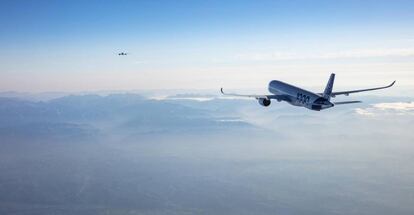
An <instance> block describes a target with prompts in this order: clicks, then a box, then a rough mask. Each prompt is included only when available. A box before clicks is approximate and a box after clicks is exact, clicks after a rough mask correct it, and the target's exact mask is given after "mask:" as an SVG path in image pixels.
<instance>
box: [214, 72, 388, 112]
mask: <svg viewBox="0 0 414 215" xmlns="http://www.w3.org/2000/svg"><path fill="white" fill-rule="evenodd" d="M334 80H335V74H334V73H332V74H331V76H330V77H329V81H328V84H327V85H326V87H325V90H324V92H323V93H313V92H310V91H307V90H304V89H301V88H299V87H296V86H293V85H290V84H287V83H284V82H282V81H278V80H273V81H271V82H270V83H269V87H268V89H269V92H270V93H272V94H271V95H241V94H235V93H225V92H224V91H223V88H221V89H220V91H221V93H222V94H223V95H227V96H240V97H249V98H256V99H257V100H258V101H259V104H261V105H262V106H265V107H267V106H269V105H270V103H271V102H270V101H271V99H276V100H277V101H278V102H280V101H285V102H287V103H289V104H291V105H294V106H300V107H305V108H308V109H310V110H315V111H320V110H323V109H327V108H331V107H333V106H335V105H342V104H352V103H360V102H361V101H343V102H331V101H330V100H331V98H333V97H335V96H337V95H346V96H348V95H349V94H351V93H359V92H364V91H370V90H379V89H385V88H388V87H391V86H392V85H394V83H395V81H393V82H392V83H391V84H390V85H388V86H385V87H376V88H369V89H361V90H350V91H341V92H332V88H333V84H334Z"/></svg>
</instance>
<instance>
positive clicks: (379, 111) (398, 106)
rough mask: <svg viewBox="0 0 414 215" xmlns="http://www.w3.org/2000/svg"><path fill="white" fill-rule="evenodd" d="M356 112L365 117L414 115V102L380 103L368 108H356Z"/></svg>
mask: <svg viewBox="0 0 414 215" xmlns="http://www.w3.org/2000/svg"><path fill="white" fill-rule="evenodd" d="M355 112H356V113H357V114H359V115H363V116H378V115H414V102H391V103H378V104H374V105H372V106H371V107H368V108H356V109H355Z"/></svg>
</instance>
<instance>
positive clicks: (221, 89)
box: [220, 88, 269, 99]
mask: <svg viewBox="0 0 414 215" xmlns="http://www.w3.org/2000/svg"><path fill="white" fill-rule="evenodd" d="M220 92H221V94H223V95H225V96H236V97H246V98H256V99H260V98H263V99H269V97H268V95H253V94H252V95H246V94H237V93H226V92H224V90H223V88H220Z"/></svg>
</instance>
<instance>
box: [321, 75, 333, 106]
mask: <svg viewBox="0 0 414 215" xmlns="http://www.w3.org/2000/svg"><path fill="white" fill-rule="evenodd" d="M334 80H335V74H334V73H332V74H331V76H330V77H329V81H328V83H327V84H326V87H325V90H324V91H323V97H324V98H325V99H328V100H330V99H331V94H332V88H333V84H334Z"/></svg>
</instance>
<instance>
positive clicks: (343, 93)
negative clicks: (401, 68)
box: [331, 81, 395, 97]
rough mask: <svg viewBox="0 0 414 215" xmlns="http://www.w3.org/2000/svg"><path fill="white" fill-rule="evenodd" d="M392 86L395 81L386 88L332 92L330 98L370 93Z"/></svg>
mask: <svg viewBox="0 0 414 215" xmlns="http://www.w3.org/2000/svg"><path fill="white" fill-rule="evenodd" d="M394 84H395V81H393V82H392V83H391V84H389V85H387V86H384V87H375V88H368V89H360V90H350V91H340V92H332V94H331V97H335V96H337V95H349V94H350V93H359V92H364V91H371V90H381V89H385V88H389V87H392V86H393V85H394Z"/></svg>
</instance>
